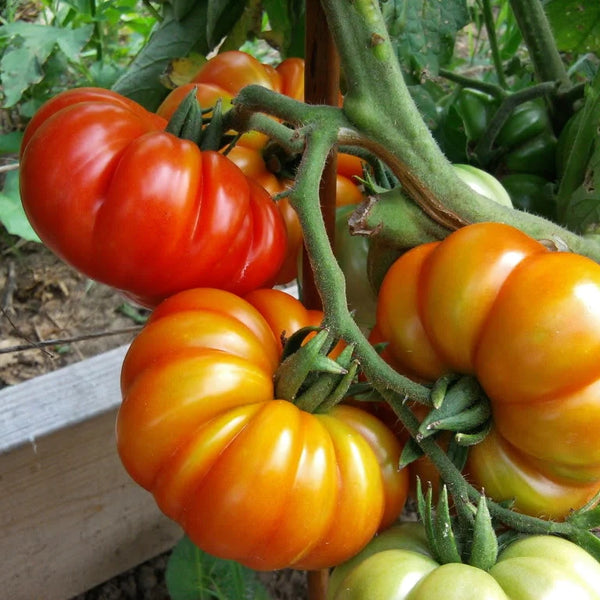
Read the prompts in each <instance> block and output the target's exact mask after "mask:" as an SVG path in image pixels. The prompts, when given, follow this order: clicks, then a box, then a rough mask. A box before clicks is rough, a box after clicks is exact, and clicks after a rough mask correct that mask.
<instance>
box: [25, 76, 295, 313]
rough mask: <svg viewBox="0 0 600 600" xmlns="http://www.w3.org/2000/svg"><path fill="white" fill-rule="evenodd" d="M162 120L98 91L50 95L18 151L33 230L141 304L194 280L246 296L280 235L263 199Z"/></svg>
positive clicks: (278, 246)
mask: <svg viewBox="0 0 600 600" xmlns="http://www.w3.org/2000/svg"><path fill="white" fill-rule="evenodd" d="M166 124H167V122H166V121H165V120H164V119H162V118H161V117H159V116H157V115H154V114H152V113H149V112H147V111H146V110H145V109H143V108H142V107H141V106H139V105H137V104H135V103H134V102H132V101H130V100H127V99H126V98H124V97H122V96H119V95H117V94H115V93H114V92H110V91H107V90H99V89H89V88H79V89H76V90H71V91H67V92H64V93H63V94H60V95H58V96H56V97H55V98H54V99H52V100H50V101H49V102H48V103H47V104H45V105H44V107H43V108H42V109H41V110H40V111H39V112H38V113H37V114H36V116H35V117H34V118H33V119H32V120H31V122H30V123H29V125H28V127H27V131H26V132H25V136H24V139H23V144H22V150H21V173H20V175H21V194H22V201H23V205H24V207H25V211H26V212H27V215H28V217H29V219H30V221H31V223H32V225H33V227H34V229H35V230H36V232H37V233H38V235H39V236H40V238H41V239H42V240H43V241H44V242H45V243H46V244H47V246H48V247H49V248H51V249H52V250H53V251H54V252H55V253H56V254H57V255H58V256H60V257H61V258H63V259H64V260H65V261H67V262H69V263H70V264H72V265H73V266H74V267H75V268H77V269H79V270H80V271H81V272H83V273H85V274H86V275H88V276H89V277H91V278H92V279H96V280H98V281H101V282H103V283H106V284H108V285H111V286H113V287H115V288H117V289H120V290H122V291H123V292H125V293H126V294H127V295H129V296H130V297H132V298H134V299H135V300H137V301H139V302H140V303H142V304H145V305H150V306H152V305H155V304H156V303H157V302H159V301H160V300H161V299H163V298H165V297H167V296H169V295H171V294H173V293H175V292H178V291H181V290H184V289H186V288H189V287H194V286H197V285H210V286H215V287H224V288H227V289H229V290H233V291H237V292H246V291H250V290H251V289H253V288H256V287H260V286H261V285H264V284H265V283H267V282H271V281H272V280H273V279H274V277H275V274H276V273H277V271H278V270H279V266H280V265H281V263H282V260H283V258H284V252H285V244H286V237H285V235H286V234H285V228H284V224H283V221H282V219H281V217H280V215H279V212H278V211H277V209H276V207H275V205H274V204H273V202H272V201H271V199H270V197H269V196H268V194H266V193H265V192H264V190H263V189H262V188H261V187H260V186H258V185H257V184H255V183H254V182H253V181H252V180H251V179H249V178H247V177H246V176H245V175H244V174H243V173H242V172H241V171H240V170H239V169H238V167H237V166H236V165H234V164H233V163H232V162H231V161H230V160H229V159H227V158H226V157H224V156H223V155H221V154H219V153H217V152H212V151H207V152H201V151H200V150H199V148H198V146H196V145H195V144H194V143H192V142H190V141H187V140H182V139H178V138H177V137H175V136H174V135H172V134H170V133H167V132H166V131H165V127H166ZM58 148H60V150H57V149H58Z"/></svg>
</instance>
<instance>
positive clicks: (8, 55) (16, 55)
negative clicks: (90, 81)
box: [0, 21, 94, 108]
mask: <svg viewBox="0 0 600 600" xmlns="http://www.w3.org/2000/svg"><path fill="white" fill-rule="evenodd" d="M93 29H94V28H93V25H86V26H83V27H79V28H77V29H64V28H62V27H54V26H51V25H40V24H37V23H29V22H25V21H16V22H15V23H8V24H6V25H3V26H2V27H1V28H0V39H2V38H4V39H6V40H8V43H7V47H6V50H5V52H4V54H3V55H2V60H0V72H1V73H2V86H3V92H4V102H3V105H4V107H5V108H8V107H11V106H14V105H15V104H16V103H17V102H18V101H19V100H20V99H21V97H22V96H23V94H24V92H25V91H26V90H27V89H28V88H30V87H31V86H32V85H35V84H36V83H39V82H40V81H42V79H43V78H44V69H43V67H44V65H45V63H46V62H47V61H48V59H49V58H50V55H51V54H52V52H54V51H55V50H59V51H60V52H62V53H63V54H64V55H65V56H66V57H67V59H68V60H69V61H71V62H77V61H79V59H80V54H81V51H82V50H83V48H84V46H85V45H86V44H87V43H88V41H89V40H90V38H91V36H92V33H93Z"/></svg>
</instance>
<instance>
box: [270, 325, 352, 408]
mask: <svg viewBox="0 0 600 600" xmlns="http://www.w3.org/2000/svg"><path fill="white" fill-rule="evenodd" d="M315 331H316V335H314V333H315ZM309 335H313V337H311V338H310V339H308V336H309ZM307 340H308V341H307ZM335 344H336V340H334V339H333V336H332V335H331V332H330V331H329V330H327V329H318V328H314V327H305V328H303V329H301V330H300V331H298V332H296V333H295V334H294V335H293V336H291V338H290V339H289V340H288V342H287V343H286V345H285V347H284V353H283V356H284V358H283V360H282V362H281V364H280V366H279V368H278V369H277V372H276V373H275V395H276V397H277V398H280V399H285V400H289V401H291V402H293V403H294V404H295V405H296V406H297V407H298V408H300V409H302V410H304V411H306V412H311V413H313V412H327V411H328V410H330V409H331V408H333V407H334V406H335V405H336V404H338V403H339V402H341V401H342V399H343V398H344V397H345V396H346V394H347V392H348V390H349V388H350V386H351V385H352V383H353V382H354V380H355V378H356V375H357V372H358V362H357V361H356V360H355V359H354V356H353V354H354V347H353V346H351V345H348V346H346V347H345V348H343V350H342V351H341V352H340V353H339V355H338V356H337V358H335V359H334V358H331V357H330V356H328V354H329V352H331V350H332V348H333V347H334V346H335Z"/></svg>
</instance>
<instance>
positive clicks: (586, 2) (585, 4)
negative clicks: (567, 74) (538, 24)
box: [544, 0, 600, 54]
mask: <svg viewBox="0 0 600 600" xmlns="http://www.w3.org/2000/svg"><path fill="white" fill-rule="evenodd" d="M544 8H545V10H546V14H547V16H548V20H549V21H550V25H551V27H552V31H553V33H554V37H555V40H556V45H557V46H558V49H559V50H562V51H564V52H574V53H577V54H585V53H586V52H594V53H596V54H598V53H600V2H598V0H550V1H549V2H547V3H546V4H545V5H544Z"/></svg>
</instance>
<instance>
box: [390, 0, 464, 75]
mask: <svg viewBox="0 0 600 600" xmlns="http://www.w3.org/2000/svg"><path fill="white" fill-rule="evenodd" d="M381 9H382V12H383V16H384V18H385V22H386V25H387V28H388V31H389V34H390V37H391V39H392V43H393V44H394V46H395V47H396V52H397V54H398V58H399V60H400V62H401V63H402V64H403V65H404V66H405V68H408V69H409V70H410V71H411V72H413V73H414V74H415V75H416V76H417V79H418V78H419V77H420V76H421V74H423V73H425V74H427V76H435V75H437V73H438V70H439V68H440V67H441V66H444V65H447V64H448V63H449V61H450V60H451V59H452V56H453V54H454V42H455V39H456V33H457V32H458V31H459V30H460V29H462V28H463V27H464V26H465V25H466V24H467V23H468V22H469V11H468V9H467V2H466V0H444V1H443V2H441V1H440V0H387V1H386V2H382V3H381Z"/></svg>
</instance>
